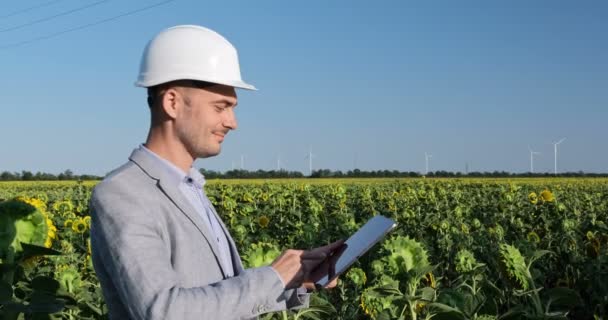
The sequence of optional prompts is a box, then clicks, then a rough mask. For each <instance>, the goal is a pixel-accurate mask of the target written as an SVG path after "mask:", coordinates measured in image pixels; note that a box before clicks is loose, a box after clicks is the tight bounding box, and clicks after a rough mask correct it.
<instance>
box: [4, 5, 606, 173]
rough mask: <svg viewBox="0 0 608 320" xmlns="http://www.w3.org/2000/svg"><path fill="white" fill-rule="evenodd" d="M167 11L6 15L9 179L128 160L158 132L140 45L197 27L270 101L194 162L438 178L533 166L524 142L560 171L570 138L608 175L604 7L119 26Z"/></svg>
mask: <svg viewBox="0 0 608 320" xmlns="http://www.w3.org/2000/svg"><path fill="white" fill-rule="evenodd" d="M160 2H162V1H160V0H159V1H152V0H136V1H99V0H87V1H76V0H59V1H57V0H55V1H49V0H24V1H2V2H1V3H0V90H1V91H0V92H1V93H2V97H1V100H0V105H1V107H0V108H1V113H0V171H4V170H8V171H21V170H30V171H33V172H36V171H44V172H51V173H59V172H62V171H64V170H66V169H71V170H72V171H74V173H76V174H84V173H89V174H99V175H103V174H105V173H107V172H109V171H110V170H112V169H113V168H115V167H117V166H119V165H121V164H122V163H124V162H125V161H126V160H127V158H128V156H129V154H130V152H131V151H132V149H134V148H135V147H137V146H138V145H139V144H140V143H142V142H144V140H145V138H146V134H147V130H148V125H149V118H148V117H149V115H148V109H147V105H146V102H145V90H144V89H141V88H137V87H135V86H134V85H133V83H134V81H135V79H136V76H137V72H138V68H139V60H140V57H141V53H142V50H143V48H144V46H145V45H146V43H147V42H148V40H149V39H150V38H152V37H153V36H154V35H155V34H156V33H157V32H159V31H160V30H162V29H164V28H167V27H170V26H173V25H177V24H199V25H203V26H206V27H209V28H211V29H214V30H216V31H218V32H219V33H220V34H222V35H224V36H225V37H226V38H227V39H228V40H229V41H231V42H232V43H233V44H234V45H235V47H236V48H237V50H238V52H239V55H240V62H241V73H242V75H243V78H244V80H245V81H247V82H249V83H252V84H254V85H255V86H256V87H258V88H259V89H260V90H259V91H257V92H248V91H239V92H238V93H239V107H238V108H237V117H238V121H239V128H238V130H237V131H235V132H232V133H230V134H229V135H228V136H227V139H226V140H225V141H224V143H223V149H222V153H221V154H220V155H219V156H217V157H214V158H210V159H203V160H198V161H197V162H196V163H195V165H196V166H197V167H204V168H207V169H212V170H220V171H226V170H229V169H231V168H232V166H233V165H234V166H235V167H236V168H239V167H240V166H241V156H242V155H243V156H244V164H245V169H250V170H254V169H265V170H269V169H273V168H276V167H277V157H278V156H279V155H280V157H281V159H282V164H283V167H284V168H286V169H288V170H297V171H302V172H304V173H308V160H307V159H306V156H307V154H308V152H309V148H310V147H312V152H313V154H314V155H315V156H314V158H313V167H314V168H327V169H332V170H338V169H340V170H350V169H353V168H354V166H355V165H356V166H357V167H358V168H360V169H362V170H380V169H389V170H393V169H394V170H401V171H420V172H422V171H424V167H425V157H424V152H428V153H430V154H432V155H433V157H432V158H431V160H430V163H429V164H430V170H432V171H434V170H449V171H463V172H464V170H465V165H466V164H467V163H468V164H469V170H470V171H473V170H475V171H493V170H506V171H511V172H525V171H529V167H530V154H529V151H528V146H530V147H531V148H532V149H533V150H534V151H538V152H541V154H540V155H538V156H536V158H535V169H536V171H551V172H552V171H553V161H554V155H553V145H552V144H551V143H552V142H555V141H557V140H559V139H561V138H563V137H566V140H565V141H564V142H563V143H562V144H561V145H560V146H559V149H558V152H559V154H558V170H559V171H579V170H582V171H586V172H608V109H607V108H608V2H606V1H424V2H420V1H417V2H414V1H241V2H239V1H196V0H174V1H169V2H167V3H165V4H163V5H160V6H157V7H154V8H151V9H148V10H144V11H140V12H137V13H136V14H132V15H126V16H123V17H120V18H116V19H111V18H113V17H116V16H120V15H123V14H126V13H129V12H133V11H138V10H139V9H141V8H144V7H148V6H152V5H154V4H156V3H160ZM85 6H90V7H89V8H87V9H82V10H79V9H78V8H82V7H85ZM32 7H34V8H32ZM28 8H32V9H30V10H25V9H28ZM68 11H73V12H72V13H69V14H64V15H63V13H65V12H68ZM52 16H57V17H55V18H53V19H50V18H49V17H52ZM107 19H109V20H107ZM104 20H107V21H106V22H102V23H99V24H97V25H94V26H90V27H87V28H80V27H81V26H85V25H87V24H95V23H96V22H100V21H104ZM74 28H77V29H78V28H80V29H79V30H75V31H72V32H66V33H62V34H60V35H57V36H52V35H54V34H57V33H61V32H63V31H65V30H70V29H74ZM48 36H52V37H50V38H47V39H40V38H45V37H48ZM35 39H38V40H35ZM24 42H25V43H24Z"/></svg>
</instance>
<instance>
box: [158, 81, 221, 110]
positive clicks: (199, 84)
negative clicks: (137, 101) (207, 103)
mask: <svg viewBox="0 0 608 320" xmlns="http://www.w3.org/2000/svg"><path fill="white" fill-rule="evenodd" d="M174 85H178V86H182V87H192V88H199V89H203V88H207V87H212V86H215V85H217V84H216V83H213V82H207V81H200V80H175V81H171V82H166V83H162V84H159V85H156V86H153V87H149V88H148V107H150V108H152V107H154V105H155V104H156V99H158V98H159V97H160V96H162V94H163V93H165V92H164V91H165V90H167V89H168V88H169V87H171V86H174Z"/></svg>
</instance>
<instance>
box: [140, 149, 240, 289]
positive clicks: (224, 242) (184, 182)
mask: <svg viewBox="0 0 608 320" xmlns="http://www.w3.org/2000/svg"><path fill="white" fill-rule="evenodd" d="M140 148H141V149H142V150H144V151H145V153H146V154H148V155H149V156H150V158H151V159H153V160H154V161H155V162H156V163H157V164H158V165H159V167H162V168H163V169H164V170H165V172H166V173H167V174H168V176H169V177H170V179H173V182H174V183H175V184H177V185H178V189H179V190H180V191H181V193H182V194H183V195H184V197H186V199H188V201H189V202H190V204H191V205H192V206H193V207H194V208H195V209H196V211H197V212H198V213H199V214H200V216H201V217H202V218H203V221H204V223H205V225H206V226H207V228H208V229H209V230H210V231H211V234H213V236H214V239H213V240H215V241H216V242H217V246H218V248H219V250H220V252H219V260H220V263H221V264H222V267H223V269H224V270H226V277H228V278H230V277H233V276H234V266H233V264H232V255H231V253H230V245H229V243H228V239H227V238H226V234H224V231H223V230H222V226H221V225H220V222H219V220H218V219H219V216H218V215H217V212H216V211H215V209H214V208H213V205H212V204H211V202H210V201H209V198H207V195H206V194H205V189H203V187H204V185H205V182H206V181H205V177H204V176H203V175H202V174H201V173H200V172H198V170H196V169H194V168H190V171H189V172H188V174H186V173H184V171H183V170H182V169H180V168H178V167H177V166H175V165H174V164H172V163H171V162H169V161H167V160H165V159H163V158H161V157H160V156H158V155H157V154H155V153H154V152H152V151H151V150H150V149H148V148H146V147H145V146H144V145H143V144H142V145H141V146H140Z"/></svg>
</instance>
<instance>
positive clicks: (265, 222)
mask: <svg viewBox="0 0 608 320" xmlns="http://www.w3.org/2000/svg"><path fill="white" fill-rule="evenodd" d="M258 223H259V224H260V227H262V228H266V227H268V224H269V223H270V219H268V217H267V216H261V217H260V218H259V219H258Z"/></svg>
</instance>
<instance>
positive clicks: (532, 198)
mask: <svg viewBox="0 0 608 320" xmlns="http://www.w3.org/2000/svg"><path fill="white" fill-rule="evenodd" d="M528 200H530V203H531V204H536V203H537V202H538V196H537V195H536V192H530V194H529V195H528Z"/></svg>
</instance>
